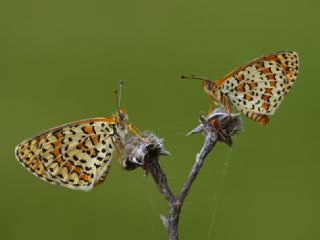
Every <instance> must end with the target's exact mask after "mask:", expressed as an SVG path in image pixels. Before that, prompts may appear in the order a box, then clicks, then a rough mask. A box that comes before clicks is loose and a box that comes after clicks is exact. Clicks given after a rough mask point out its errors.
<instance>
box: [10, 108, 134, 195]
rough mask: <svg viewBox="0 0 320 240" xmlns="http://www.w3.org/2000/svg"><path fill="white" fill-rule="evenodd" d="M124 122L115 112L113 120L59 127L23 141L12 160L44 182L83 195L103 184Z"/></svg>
mask: <svg viewBox="0 0 320 240" xmlns="http://www.w3.org/2000/svg"><path fill="white" fill-rule="evenodd" d="M127 120H128V119H127V115H126V114H125V112H124V111H123V110H119V111H118V112H117V114H114V115H113V117H101V118H92V119H87V120H81V121H76V122H72V123H69V124H64V125H61V126H58V127H56V128H52V129H49V130H47V131H45V132H43V133H41V134H38V135H36V136H34V137H31V138H28V139H26V140H24V141H23V142H22V143H21V144H19V145H18V146H17V147H16V150H15V153H16V157H17V159H18V160H19V162H20V163H21V164H22V165H23V166H24V167H25V168H27V169H28V170H29V171H30V172H31V173H33V174H34V175H36V176H37V177H39V178H41V179H43V180H45V181H47V182H50V183H53V184H57V185H61V186H64V187H68V188H71V189H79V190H85V191H87V190H90V189H92V188H93V187H94V186H96V185H98V184H100V183H102V182H103V181H104V179H105V177H106V175H107V173H108V170H109V168H110V166H111V165H110V164H111V160H112V158H113V155H114V152H115V151H119V150H121V149H122V148H123V144H124V142H125V139H126V137H127V135H128V127H127Z"/></svg>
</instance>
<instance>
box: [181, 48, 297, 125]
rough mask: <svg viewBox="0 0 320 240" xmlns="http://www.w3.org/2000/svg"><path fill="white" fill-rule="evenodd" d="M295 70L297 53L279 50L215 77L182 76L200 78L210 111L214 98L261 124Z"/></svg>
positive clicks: (276, 102) (276, 105)
mask: <svg viewBox="0 0 320 240" xmlns="http://www.w3.org/2000/svg"><path fill="white" fill-rule="evenodd" d="M298 73H299V56H298V54H297V53H296V52H293V51H282V52H277V53H273V54H269V55H265V56H262V57H259V58H257V59H255V60H253V61H251V62H249V63H247V64H245V65H243V66H241V67H239V68H237V69H236V70H234V71H232V72H230V73H229V74H227V75H226V76H225V77H223V78H222V79H220V80H217V81H211V80H208V79H205V78H202V77H195V76H192V77H186V76H182V78H189V79H198V80H202V87H203V89H204V90H205V92H207V93H208V94H209V97H210V112H211V111H212V104H213V102H215V103H216V104H218V105H222V106H224V107H225V108H226V110H227V112H228V113H229V114H231V111H232V106H235V108H237V109H238V110H239V111H240V112H242V113H243V114H245V115H246V116H248V117H249V118H251V119H252V120H254V121H256V122H258V123H260V124H261V125H263V126H265V125H267V124H268V122H269V117H268V116H270V115H272V114H274V112H275V110H276V109H277V108H278V107H279V105H280V103H281V102H282V100H283V98H284V96H285V95H286V94H287V93H288V92H289V90H290V88H291V87H292V85H293V84H294V82H295V80H296V78H297V76H298Z"/></svg>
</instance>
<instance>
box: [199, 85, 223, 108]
mask: <svg viewBox="0 0 320 240" xmlns="http://www.w3.org/2000/svg"><path fill="white" fill-rule="evenodd" d="M202 88H203V89H204V91H205V92H206V93H208V94H209V95H210V96H212V99H213V101H215V102H216V103H220V100H221V91H220V89H219V87H218V86H217V82H213V81H209V80H203V81H202Z"/></svg>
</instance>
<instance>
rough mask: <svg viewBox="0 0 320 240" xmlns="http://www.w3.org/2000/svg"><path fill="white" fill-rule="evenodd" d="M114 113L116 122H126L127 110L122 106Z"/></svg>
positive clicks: (127, 119) (127, 118)
mask: <svg viewBox="0 0 320 240" xmlns="http://www.w3.org/2000/svg"><path fill="white" fill-rule="evenodd" d="M115 115H116V116H115V119H116V121H117V122H120V123H123V124H127V123H128V121H129V117H128V114H127V112H126V111H125V110H124V109H123V108H120V109H118V111H117V114H115Z"/></svg>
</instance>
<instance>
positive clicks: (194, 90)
mask: <svg viewBox="0 0 320 240" xmlns="http://www.w3.org/2000/svg"><path fill="white" fill-rule="evenodd" d="M319 7H320V2H319V1H316V0H304V1H293V0H290V1H289V0H288V1H276V0H270V1H249V0H243V1H236V0H230V1H212V0H207V1H205V0H199V1H183V0H170V1H169V0H162V1H154V0H153V1H152V0H150V1H147V0H136V1H107V0H105V1H102V0H92V1H83V0H78V1H70V0H64V1H61V0H56V1H43V0H34V1H30V0H24V1H18V0H10V1H9V0H7V1H5V0H2V1H1V3H0V9H1V10H0V11H1V12H0V13H1V14H0V22H1V35H0V52H1V54H0V68H1V69H0V89H1V95H0V109H1V120H0V121H1V135H2V138H1V148H0V153H1V161H0V168H1V170H2V173H1V175H0V188H1V197H0V238H1V239H8V240H10V239H33V240H37V239H46V240H51V239H60V240H64V239H68V240H70V239H77V240H80V239H155V240H158V239H166V232H165V230H164V228H163V226H162V223H161V222H160V219H159V214H160V213H167V205H166V202H165V201H164V200H163V198H162V196H160V194H159V193H158V191H157V189H156V186H155V184H154V183H153V181H152V179H151V177H147V178H146V177H144V175H143V171H142V170H140V169H138V170H136V171H133V172H125V171H122V170H121V169H120V167H119V164H118V162H117V159H114V163H113V168H112V171H111V172H110V175H109V177H108V178H107V180H106V181H105V183H104V184H103V185H102V186H101V187H99V188H96V189H94V190H93V191H91V192H87V193H86V192H80V191H72V190H69V189H65V188H62V187H57V186H53V185H50V184H48V183H45V182H43V181H41V180H38V179H37V178H35V177H34V176H32V175H31V174H30V173H29V172H28V171H27V170H25V169H23V168H22V167H21V166H20V164H19V163H18V162H17V161H16V160H15V156H14V147H15V145H17V144H18V143H19V142H20V141H21V140H23V139H24V138H26V137H29V136H32V135H33V134H35V133H38V132H41V131H43V130H45V129H48V128H50V127H53V126H56V125H59V124H62V123H66V122H70V121H75V120H79V119H83V118H90V117H98V116H110V115H111V114H112V112H114V111H115V109H116V107H115V103H114V96H113V94H112V89H114V88H115V87H116V86H117V83H118V80H120V79H121V80H124V81H125V85H124V92H123V99H122V100H123V101H122V103H123V106H124V107H125V108H126V109H127V111H128V112H129V114H130V119H131V121H132V122H134V123H135V124H136V125H137V126H138V127H139V128H141V129H149V130H153V131H154V132H155V133H156V134H158V135H159V136H161V137H163V138H164V139H165V146H166V147H167V149H168V150H169V151H170V152H171V153H172V156H171V157H168V158H163V159H161V164H162V166H163V168H164V169H165V171H166V172H167V176H168V179H169V182H170V185H171V186H172V189H173V190H174V191H175V192H177V191H178V190H179V189H180V187H181V185H182V183H183V182H184V180H185V178H186V176H187V174H188V172H189V170H190V168H191V166H192V164H193V161H194V157H195V154H196V152H197V151H198V150H199V149H200V147H201V145H202V142H203V139H202V136H201V135H199V136H192V137H185V134H186V133H187V132H188V131H189V130H190V129H192V128H193V127H195V126H196V125H197V123H198V116H199V114H200V113H201V112H204V113H206V112H207V111H208V107H209V105H208V97H207V96H206V94H205V93H204V92H203V91H202V89H201V87H200V83H199V82H197V81H191V80H181V79H180V78H179V77H180V75H181V74H191V73H195V74H200V75H203V76H207V77H209V78H212V79H218V78H220V77H222V76H223V75H224V74H226V73H228V72H229V71H230V70H232V69H234V68H236V67H238V66H239V65H241V64H243V63H246V62H247V61H249V60H251V59H253V58H256V57H258V56H260V55H263V54H267V53H271V52H274V51H279V50H287V49H289V50H295V51H297V52H298V53H299V54H300V60H301V72H300V75H299V76H298V80H297V82H296V84H295V86H294V88H293V89H292V91H291V92H290V93H289V94H288V96H287V97H286V99H285V101H284V102H283V104H282V105H281V107H280V109H279V110H278V111H277V113H276V115H275V116H273V117H272V118H271V123H270V125H268V126H267V127H265V128H262V127H260V126H259V125H258V124H256V123H255V122H252V121H250V120H248V119H245V120H244V122H245V124H244V127H245V131H244V132H243V133H242V134H241V135H239V136H237V137H236V138H235V141H234V146H233V148H232V149H229V148H228V147H227V146H225V145H222V144H220V145H218V146H217V147H216V149H215V150H214V152H212V153H211V154H210V155H209V157H208V159H207V161H206V163H205V166H204V168H203V170H202V171H201V174H200V175H199V177H198V179H197V181H196V182H195V184H194V186H193V188H192V190H191V192H190V194H189V196H188V198H187V200H186V203H185V206H184V208H183V212H182V215H181V223H180V236H181V239H219V240H227V239H228V240H229V239H230V240H231V239H245V240H264V239H265V240H270V239H273V240H278V239H279V240H286V239H288V240H295V239H308V240H309V239H320V227H319V225H320V221H319V220H320V217H319V214H320V211H319V210H320V207H319V200H320V198H319V197H320V192H319V183H320V181H319V180H320V178H319V170H320V163H319V160H320V159H319V153H318V151H317V148H318V147H319V143H320V142H319V136H318V134H319V126H318V118H319V105H318V104H319V98H318V97H319V87H320V80H319V79H318V78H319V76H318V75H319V74H318V72H317V71H318V69H319V66H318V64H319V42H320V28H319V24H320V17H319ZM225 165H227V169H226V170H225V171H224V167H225ZM223 172H225V174H224V177H221V176H222V175H223Z"/></svg>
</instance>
